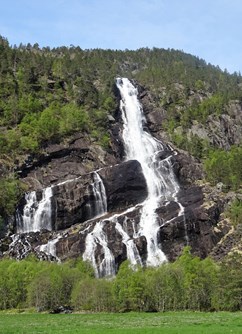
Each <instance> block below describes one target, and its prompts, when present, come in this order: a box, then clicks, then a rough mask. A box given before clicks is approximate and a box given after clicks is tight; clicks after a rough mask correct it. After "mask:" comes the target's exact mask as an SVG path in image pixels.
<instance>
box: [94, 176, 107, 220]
mask: <svg viewBox="0 0 242 334" xmlns="http://www.w3.org/2000/svg"><path fill="white" fill-rule="evenodd" d="M92 191H93V194H94V198H95V201H94V208H93V209H94V210H93V212H92V218H93V217H98V216H101V215H103V214H104V213H106V212H107V197H106V191H105V187H104V184H103V181H102V179H101V177H100V176H99V174H98V173H97V172H93V184H92Z"/></svg>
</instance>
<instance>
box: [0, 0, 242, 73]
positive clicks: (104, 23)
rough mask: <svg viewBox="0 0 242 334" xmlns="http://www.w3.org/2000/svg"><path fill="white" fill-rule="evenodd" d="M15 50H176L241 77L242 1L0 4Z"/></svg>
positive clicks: (1, 30)
mask: <svg viewBox="0 0 242 334" xmlns="http://www.w3.org/2000/svg"><path fill="white" fill-rule="evenodd" d="M0 5H1V6H0V34H1V35H2V36H4V37H6V38H7V39H8V41H9V43H10V44H11V45H14V44H16V45H19V44H20V43H21V42H22V43H23V44H27V43H28V42H29V43H31V44H34V43H38V44H39V45H40V46H41V47H42V46H50V47H55V46H62V45H65V46H70V45H71V44H73V45H75V46H80V47H81V48H82V49H90V48H104V49H107V48H108V49H132V50H135V49H138V48H140V47H149V48H152V47H158V48H165V49H167V48H174V49H178V50H183V51H184V52H187V53H191V54H193V55H195V56H198V57H200V58H203V59H205V60H206V61H207V62H210V63H211V64H213V65H218V66H219V67H220V68H221V69H225V68H226V69H227V70H228V71H229V72H234V71H237V72H239V71H241V72H242V36H241V34H242V1H241V0H200V1H199V0H0Z"/></svg>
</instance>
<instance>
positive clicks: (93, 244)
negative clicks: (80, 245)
mask: <svg viewBox="0 0 242 334" xmlns="http://www.w3.org/2000/svg"><path fill="white" fill-rule="evenodd" d="M104 225H105V221H99V222H97V223H96V225H95V227H94V229H93V231H92V232H91V233H89V234H88V235H87V237H86V249H85V252H84V254H83V260H84V261H91V263H92V265H93V268H94V271H95V274H96V276H97V277H102V276H106V277H112V276H114V275H115V272H116V270H115V259H114V256H113V254H112V252H111V250H110V249H109V247H108V244H107V237H106V234H105V233H104V231H103V227H104ZM98 245H99V246H100V247H101V248H102V250H103V259H102V261H101V262H100V264H99V266H98V265H97V261H96V256H95V255H96V249H97V246H98Z"/></svg>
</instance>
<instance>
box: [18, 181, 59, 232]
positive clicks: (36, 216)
mask: <svg viewBox="0 0 242 334" xmlns="http://www.w3.org/2000/svg"><path fill="white" fill-rule="evenodd" d="M52 195H53V194H52V188H51V187H48V188H45V189H43V191H42V199H41V201H40V202H38V201H37V198H36V192H35V191H32V192H29V193H26V194H25V200H26V204H25V206H24V209H23V215H22V217H18V219H17V233H27V232H36V231H40V230H42V229H46V230H49V231H51V230H52V226H51V197H52Z"/></svg>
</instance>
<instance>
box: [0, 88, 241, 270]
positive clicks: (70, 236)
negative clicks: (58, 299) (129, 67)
mask: <svg viewBox="0 0 242 334" xmlns="http://www.w3.org/2000/svg"><path fill="white" fill-rule="evenodd" d="M140 96H141V98H142V102H143V104H144V112H145V114H146V116H147V125H146V129H145V130H146V131H148V130H150V131H151V132H152V134H153V135H154V136H156V138H157V140H163V141H164V140H166V135H165V134H164V133H163V132H162V131H161V126H160V123H161V122H162V121H163V119H164V117H165V112H164V110H163V109H162V107H161V108H157V107H154V106H152V97H151V96H150V95H149V93H147V92H145V91H144V90H142V89H140ZM236 108H237V107H236ZM236 108H235V107H234V106H231V110H234V111H233V115H235V114H236V113H237V111H238V110H237V109H236ZM236 110H237V111H236ZM235 111H236V112H235ZM231 112H232V111H231ZM238 112H239V111H238ZM236 115H237V114H236ZM231 117H233V116H232V114H231ZM234 117H235V118H236V117H237V116H234ZM221 120H222V117H221ZM223 122H224V123H223V124H224V129H225V128H227V130H226V131H227V132H228V133H230V132H231V131H232V130H231V126H230V125H229V124H230V121H229V120H228V119H227V120H225V119H223ZM120 126H121V125H120V115H118V114H117V115H116V121H115V120H114V119H112V120H111V121H110V133H112V143H111V148H110V151H109V152H105V151H104V150H103V149H102V148H100V146H98V145H96V144H95V143H93V142H92V141H91V139H90V138H85V137H84V136H83V135H81V134H77V135H76V136H74V137H73V138H71V139H69V141H68V143H66V144H59V145H52V146H49V147H47V148H46V149H45V152H44V153H42V155H39V156H38V157H37V156H36V157H29V159H28V160H26V162H25V164H22V165H21V166H19V168H18V170H17V172H18V173H19V175H20V176H21V177H22V179H23V180H24V181H25V182H26V183H28V184H29V186H30V189H31V190H34V191H36V194H37V195H36V197H37V198H38V199H39V202H40V201H41V198H42V197H43V191H42V190H41V189H43V188H45V187H47V186H50V185H51V187H52V193H53V196H52V197H51V220H52V222H51V223H52V231H45V230H41V231H37V232H29V233H23V234H17V235H13V236H8V237H6V238H5V239H2V240H1V241H0V255H1V256H5V255H9V256H11V257H15V258H17V259H21V258H24V257H26V256H27V255H28V254H29V253H34V254H35V255H36V256H37V257H38V258H39V259H45V260H54V259H55V260H58V261H59V260H61V261H63V260H66V259H67V258H73V257H78V256H83V255H84V254H85V252H87V248H88V247H89V248H92V253H90V254H91V256H93V257H94V258H95V261H96V263H97V267H98V269H97V268H96V270H97V274H98V275H99V276H103V275H104V272H103V271H102V264H103V262H105V261H106V259H107V258H108V259H109V260H110V261H111V262H113V263H114V265H115V270H117V269H118V267H119V265H120V264H121V263H122V262H123V261H124V260H125V259H127V257H128V253H130V249H131V250H132V252H133V253H134V254H135V252H138V253H139V254H140V261H141V262H142V263H145V261H146V258H147V241H146V239H145V237H144V236H142V235H141V234H139V233H138V231H139V222H140V216H141V210H142V202H143V201H144V200H145V199H146V198H147V195H148V192H147V184H146V180H145V178H144V175H143V172H142V168H141V165H140V163H139V162H138V161H137V160H129V161H125V162H121V160H123V157H124V144H123V141H122V138H121V136H120ZM238 127H240V125H238ZM148 128H149V129H148ZM238 131H240V128H238ZM200 133H201V134H203V135H204V132H200ZM231 133H232V132H231ZM241 133H242V131H241ZM231 136H232V134H231V135H230V136H229V138H230V137H231ZM214 138H215V137H214ZM221 138H222V135H221ZM221 138H220V139H221ZM231 138H232V137H231ZM221 140H222V139H221ZM221 140H220V142H221ZM228 140H229V139H228ZM231 141H232V142H233V141H235V138H233V139H231ZM226 145H227V144H226V143H223V145H222V146H221V147H224V146H226ZM164 147H166V148H165V149H164V150H163V151H161V152H160V153H159V154H157V156H156V159H158V160H166V159H168V157H169V156H170V155H171V152H172V157H171V163H172V166H173V171H174V175H175V177H176V179H177V181H178V183H179V187H180V188H179V191H178V192H177V194H176V196H175V197H176V198H173V199H171V200H170V199H169V198H167V199H165V200H163V199H161V202H160V205H159V207H158V208H157V209H156V214H157V215H158V220H159V226H158V230H157V236H158V243H159V246H160V248H161V249H162V251H163V252H164V253H165V255H166V257H167V259H168V260H170V261H173V260H175V259H176V258H177V257H178V256H179V255H180V254H181V252H182V249H183V248H184V246H186V245H190V246H191V249H192V252H193V253H195V254H196V255H199V256H201V257H203V258H204V257H206V256H208V255H209V254H216V256H217V258H218V257H219V256H218V253H219V251H218V250H219V249H220V248H219V243H220V241H221V240H222V238H224V237H225V235H226V234H227V233H228V232H229V230H230V226H229V223H228V222H226V221H225V220H224V218H223V216H222V213H223V211H224V208H225V206H226V204H227V203H228V199H227V198H225V196H224V195H223V194H222V193H221V191H214V189H212V188H210V187H208V186H207V185H204V184H200V185H199V184H198V182H197V181H198V180H201V179H203V176H204V175H203V171H202V168H201V165H200V164H199V162H198V161H197V160H196V159H194V158H193V157H191V156H189V155H188V154H187V153H186V152H182V151H177V152H174V151H173V149H172V148H171V147H170V144H167V145H164ZM93 171H96V172H93ZM96 173H97V174H98V177H99V178H100V180H99V181H95V180H96V179H95V178H96V177H97V176H95V175H96ZM95 182H96V183H95ZM102 186H103V187H104V188H105V205H104V204H103V202H104V199H103V198H101V197H100V196H101V195H98V194H97V192H99V193H100V192H101V187H102ZM98 196H99V197H98ZM102 196H104V195H102ZM97 201H99V202H101V203H99V204H100V205H104V206H103V207H102V208H101V209H100V207H99V206H97ZM179 203H180V204H179ZM99 204H98V205H99ZM25 205H26V200H25V199H24V198H23V199H22V200H21V201H20V203H19V208H18V214H19V215H20V216H23V212H24V206H25ZM181 207H182V210H183V211H184V214H181V211H182V210H181ZM100 210H101V211H100ZM100 212H101V218H100V217H99V214H100ZM17 223H18V221H16V223H15V226H16V225H17ZM15 232H16V231H15ZM103 235H105V238H104V237H103ZM87 236H89V239H88V238H87ZM92 238H93V239H92ZM94 239H95V242H96V244H95V247H94V246H93V243H92V240H94ZM88 240H89V241H88ZM88 242H89V244H88ZM228 243H229V241H228ZM109 250H112V257H109V256H108V251H109ZM216 256H215V255H214V257H216Z"/></svg>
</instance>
